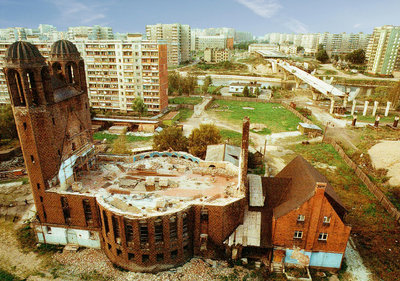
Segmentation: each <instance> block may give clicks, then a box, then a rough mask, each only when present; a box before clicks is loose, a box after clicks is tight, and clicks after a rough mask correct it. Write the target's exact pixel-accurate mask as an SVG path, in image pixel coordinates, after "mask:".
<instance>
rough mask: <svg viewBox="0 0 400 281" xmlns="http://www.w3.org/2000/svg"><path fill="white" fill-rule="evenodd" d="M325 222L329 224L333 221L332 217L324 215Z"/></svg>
mask: <svg viewBox="0 0 400 281" xmlns="http://www.w3.org/2000/svg"><path fill="white" fill-rule="evenodd" d="M323 222H324V223H325V224H329V223H331V217H324V221H323Z"/></svg>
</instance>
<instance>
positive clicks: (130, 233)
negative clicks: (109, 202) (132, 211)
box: [125, 220, 133, 243]
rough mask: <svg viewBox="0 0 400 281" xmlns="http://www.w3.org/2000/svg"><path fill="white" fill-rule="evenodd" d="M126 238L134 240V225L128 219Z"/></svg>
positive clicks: (129, 240)
mask: <svg viewBox="0 0 400 281" xmlns="http://www.w3.org/2000/svg"><path fill="white" fill-rule="evenodd" d="M125 239H126V242H128V243H130V242H133V226H132V224H130V222H129V221H128V220H125Z"/></svg>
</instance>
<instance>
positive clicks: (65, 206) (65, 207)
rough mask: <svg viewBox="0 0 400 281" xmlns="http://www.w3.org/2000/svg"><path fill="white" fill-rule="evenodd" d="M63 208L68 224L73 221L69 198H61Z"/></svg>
mask: <svg viewBox="0 0 400 281" xmlns="http://www.w3.org/2000/svg"><path fill="white" fill-rule="evenodd" d="M61 207H62V210H63V215H64V220H65V223H67V224H68V223H70V221H71V212H70V209H69V205H68V199H67V197H61Z"/></svg>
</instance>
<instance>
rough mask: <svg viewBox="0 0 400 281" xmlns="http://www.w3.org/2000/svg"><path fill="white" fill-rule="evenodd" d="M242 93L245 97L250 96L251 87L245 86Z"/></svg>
mask: <svg viewBox="0 0 400 281" xmlns="http://www.w3.org/2000/svg"><path fill="white" fill-rule="evenodd" d="M242 94H243V96H244V97H248V96H249V95H250V91H249V87H247V86H244V88H243V91H242Z"/></svg>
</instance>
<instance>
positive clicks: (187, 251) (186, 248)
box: [183, 245, 189, 255]
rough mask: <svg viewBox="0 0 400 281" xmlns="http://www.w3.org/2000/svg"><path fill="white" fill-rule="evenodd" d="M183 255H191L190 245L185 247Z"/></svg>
mask: <svg viewBox="0 0 400 281" xmlns="http://www.w3.org/2000/svg"><path fill="white" fill-rule="evenodd" d="M183 254H184V255H187V254H189V245H185V246H183Z"/></svg>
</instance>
